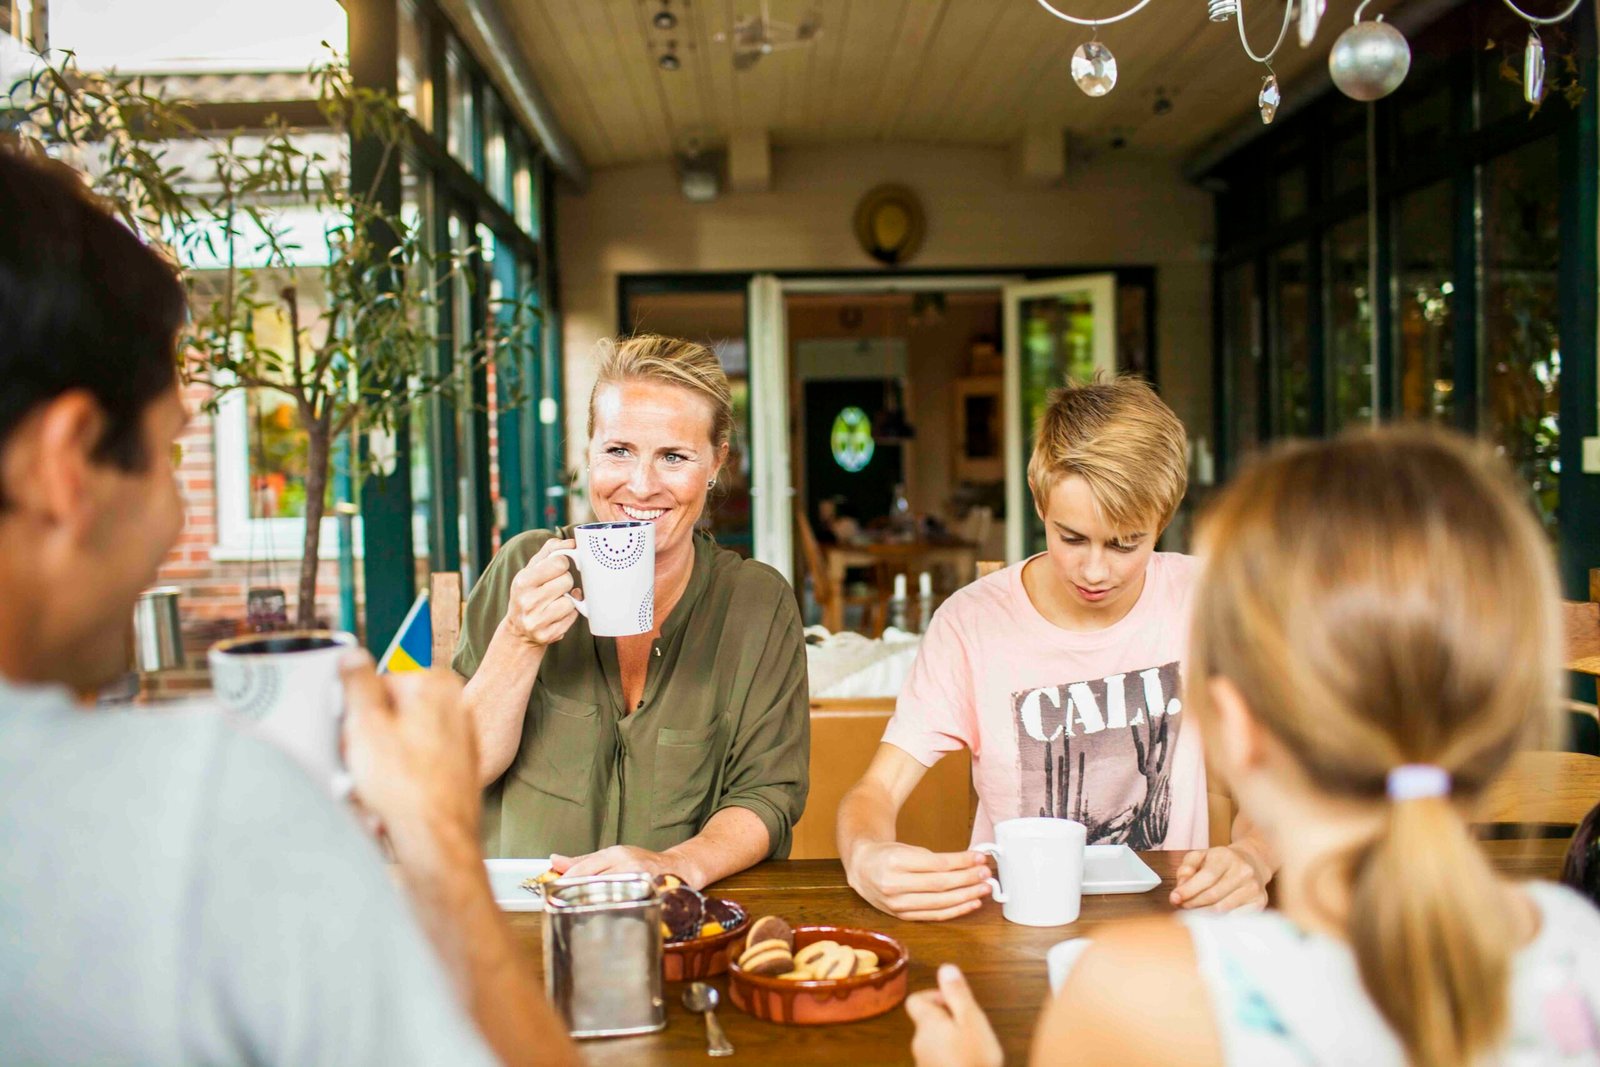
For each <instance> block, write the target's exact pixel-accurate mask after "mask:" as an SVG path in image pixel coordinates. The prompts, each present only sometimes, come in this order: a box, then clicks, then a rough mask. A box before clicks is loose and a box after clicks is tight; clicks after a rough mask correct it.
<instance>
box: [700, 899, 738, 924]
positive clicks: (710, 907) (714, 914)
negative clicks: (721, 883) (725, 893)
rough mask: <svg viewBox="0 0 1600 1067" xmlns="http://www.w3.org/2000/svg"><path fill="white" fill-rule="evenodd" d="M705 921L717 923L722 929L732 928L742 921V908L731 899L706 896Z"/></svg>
mask: <svg viewBox="0 0 1600 1067" xmlns="http://www.w3.org/2000/svg"><path fill="white" fill-rule="evenodd" d="M705 921H706V922H708V923H717V924H718V925H720V926H721V927H722V928H723V929H724V930H732V929H733V928H734V927H735V926H738V925H739V924H740V923H742V922H744V909H743V908H741V907H740V906H739V905H737V904H735V903H734V902H733V901H731V900H723V899H722V898H721V897H708V898H707V899H706V914H705Z"/></svg>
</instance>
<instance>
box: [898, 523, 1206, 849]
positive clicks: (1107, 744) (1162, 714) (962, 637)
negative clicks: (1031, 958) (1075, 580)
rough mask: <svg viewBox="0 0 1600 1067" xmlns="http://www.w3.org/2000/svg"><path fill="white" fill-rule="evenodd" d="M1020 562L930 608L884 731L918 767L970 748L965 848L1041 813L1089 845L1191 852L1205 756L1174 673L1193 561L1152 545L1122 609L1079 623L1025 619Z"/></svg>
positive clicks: (1035, 614)
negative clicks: (1080, 831) (1071, 823)
mask: <svg viewBox="0 0 1600 1067" xmlns="http://www.w3.org/2000/svg"><path fill="white" fill-rule="evenodd" d="M1023 566H1024V564H1020V563H1019V564H1017V565H1015V566H1011V567H1007V568H1006V569H1005V570H1002V571H999V572H998V573H995V574H991V575H989V576H988V577H986V578H982V579H980V580H978V581H976V582H974V583H972V584H971V585H969V586H967V587H966V588H964V589H962V590H960V591H959V592H957V593H956V594H955V595H954V596H952V597H951V598H950V599H949V600H948V601H947V602H946V603H945V604H944V606H943V607H941V608H940V609H939V610H938V611H937V612H936V613H935V614H934V616H933V622H932V625H930V626H929V628H928V633H927V636H926V637H924V638H923V642H922V648H921V650H920V651H919V652H918V654H917V661H916V663H915V664H914V665H913V666H912V668H911V675H910V677H909V678H907V679H906V684H905V688H904V689H902V690H901V692H900V699H899V701H898V702H897V703H896V705H895V713H894V717H893V718H892V719H890V720H889V726H888V729H886V730H885V731H884V734H883V739H884V741H886V742H888V743H889V744H891V745H894V746H895V747H896V748H899V749H902V750H904V751H905V752H906V753H907V754H909V755H910V756H911V757H912V758H913V759H915V760H916V761H917V762H919V763H921V764H923V765H924V766H928V767H931V766H933V765H934V764H935V763H936V762H938V760H939V757H941V756H943V755H944V754H945V753H946V752H954V751H955V750H956V749H958V748H961V747H966V748H968V749H970V750H971V752H972V780H973V785H974V786H976V788H977V791H978V817H977V822H976V823H975V824H974V826H973V830H972V840H973V841H974V842H978V841H992V840H994V837H993V834H994V824H995V823H996V822H1000V821H1002V820H1005V819H1012V818H1018V817H1020V816H1028V815H1045V816H1055V817H1058V818H1066V819H1074V820H1076V821H1078V822H1081V823H1083V824H1084V825H1085V826H1087V827H1088V828H1089V842H1090V844H1094V843H1096V842H1099V843H1117V842H1125V843H1127V844H1128V845H1130V846H1132V847H1133V848H1135V849H1159V848H1169V849H1190V848H1205V847H1206V846H1207V845H1208V843H1209V840H1210V834H1209V831H1208V829H1207V820H1206V772H1205V760H1204V758H1203V756H1202V754H1201V750H1200V734H1199V730H1198V729H1197V728H1196V727H1195V726H1194V725H1193V724H1190V725H1189V726H1188V727H1185V725H1184V723H1185V722H1186V720H1187V719H1188V716H1186V715H1184V714H1183V699H1182V698H1183V694H1182V689H1181V684H1180V681H1179V664H1180V663H1181V662H1182V660H1183V658H1184V651H1185V646H1186V644H1187V639H1188V627H1189V611H1190V599H1191V593H1192V591H1193V589H1194V580H1195V576H1196V574H1197V573H1198V562H1197V561H1196V560H1195V559H1194V558H1193V557H1191V556H1184V555H1179V554H1176V553H1171V552H1157V553H1154V554H1152V555H1151V557H1150V563H1149V566H1148V568H1147V570H1146V571H1145V584H1144V589H1143V590H1141V591H1140V594H1139V600H1138V602H1137V603H1135V604H1134V606H1133V609H1132V610H1131V611H1129V612H1128V614H1127V615H1126V616H1124V617H1123V618H1122V619H1120V620H1119V621H1118V622H1117V623H1116V624H1115V625H1113V626H1110V627H1107V628H1106V629H1104V630H1093V631H1088V632H1080V631H1073V630H1063V629H1061V628H1060V627H1058V626H1055V625H1053V624H1051V623H1050V622H1049V621H1048V620H1046V619H1045V617H1044V616H1042V615H1040V614H1039V611H1038V609H1037V608H1035V607H1034V606H1033V602H1032V601H1031V600H1029V599H1028V594H1027V593H1026V592H1025V591H1024V590H1023V587H1022V568H1023Z"/></svg>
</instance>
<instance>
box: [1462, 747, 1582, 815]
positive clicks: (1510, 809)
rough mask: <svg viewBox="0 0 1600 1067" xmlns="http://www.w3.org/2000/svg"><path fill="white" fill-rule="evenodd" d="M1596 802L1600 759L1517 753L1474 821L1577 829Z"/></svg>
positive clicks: (1571, 755)
mask: <svg viewBox="0 0 1600 1067" xmlns="http://www.w3.org/2000/svg"><path fill="white" fill-rule="evenodd" d="M1596 803H1600V756H1590V755H1587V754H1585V753H1582V752H1519V753H1517V754H1516V756H1514V757H1512V760H1511V765H1510V766H1509V767H1507V768H1506V770H1505V773H1503V774H1502V775H1501V776H1500V778H1499V779H1498V780H1497V781H1496V782H1495V783H1494V784H1493V785H1491V786H1490V787H1489V790H1488V792H1487V793H1486V794H1485V795H1484V798H1483V802H1482V803H1481V804H1480V805H1479V808H1478V813H1477V814H1478V818H1477V821H1478V822H1486V823H1541V824H1547V825H1553V826H1577V825H1578V824H1579V823H1580V822H1582V821H1583V817H1584V816H1585V815H1587V814H1589V809H1591V808H1593V807H1594V806H1595V804H1596Z"/></svg>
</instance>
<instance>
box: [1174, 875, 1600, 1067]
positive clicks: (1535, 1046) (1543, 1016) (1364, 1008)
mask: <svg viewBox="0 0 1600 1067" xmlns="http://www.w3.org/2000/svg"><path fill="white" fill-rule="evenodd" d="M1523 888H1524V889H1525V890H1526V891H1527V893H1528V896H1529V897H1530V898H1531V899H1532V901H1533V903H1534V905H1535V907H1537V909H1538V910H1539V914H1540V924H1539V933H1538V934H1537V935H1536V936H1535V938H1534V939H1533V941H1532V942H1530V943H1529V944H1528V945H1526V946H1525V947H1524V948H1523V949H1522V950H1521V951H1520V952H1519V953H1518V954H1517V956H1516V960H1515V962H1514V964H1513V972H1512V979H1511V1002H1512V1003H1511V1025H1510V1030H1509V1032H1508V1035H1507V1041H1506V1044H1505V1046H1504V1048H1502V1049H1501V1050H1500V1052H1499V1054H1498V1055H1497V1056H1494V1057H1491V1058H1490V1062H1492V1063H1495V1064H1497V1065H1504V1067H1534V1065H1538V1067H1558V1065H1559V1067H1567V1065H1577V1064H1583V1065H1585V1067H1600V910H1596V909H1595V907H1594V906H1593V905H1591V904H1590V903H1589V902H1588V901H1586V900H1585V899H1584V898H1583V897H1581V896H1579V895H1578V894H1577V893H1574V892H1573V891H1571V890H1570V889H1567V888H1565V887H1563V886H1559V885H1554V884H1551V883H1548V882H1543V883H1541V882H1529V883H1526V884H1525V885H1524V887H1523ZM1182 919H1183V922H1184V924H1185V925H1186V926H1188V928H1189V933H1190V935H1191V936H1192V937H1193V938H1194V946H1195V953H1196V956H1197V957H1198V960H1199V966H1200V975H1201V978H1202V980H1203V981H1204V982H1205V984H1206V988H1207V990H1208V991H1209V993H1210V996H1211V1005H1212V1013H1213V1014H1214V1015H1215V1017H1216V1020H1217V1029H1218V1032H1219V1034H1220V1036H1221V1039H1222V1052H1223V1061H1224V1062H1225V1063H1227V1064H1230V1065H1245V1064H1248V1065H1250V1067H1279V1065H1283V1067H1288V1065H1295V1067H1300V1065H1309V1064H1317V1065H1332V1064H1360V1065H1362V1067H1405V1064H1406V1057H1405V1054H1404V1052H1403V1051H1402V1049H1401V1046H1400V1043H1399V1041H1398V1040H1396V1038H1395V1036H1394V1034H1393V1033H1392V1032H1391V1031H1390V1030H1389V1026H1388V1024H1387V1023H1386V1022H1385V1021H1384V1019H1383V1017H1382V1016H1381V1015H1379V1014H1378V1010H1377V1008H1375V1007H1373V1005H1372V1002H1371V1001H1370V1000H1368V999H1367V995H1366V992H1365V990H1364V989H1363V988H1362V985H1361V977H1360V974H1359V973H1358V971H1357V969H1356V961H1355V956H1354V955H1353V954H1352V953H1351V951H1350V949H1349V947H1348V946H1347V945H1346V944H1345V943H1344V942H1342V941H1337V940H1334V939H1333V938H1330V937H1325V936H1323V935H1321V934H1316V933H1308V932H1307V931H1305V930H1302V929H1301V928H1300V927H1298V926H1296V925H1295V924H1294V923H1293V922H1291V921H1290V920H1288V919H1286V918H1284V917H1283V916H1282V915H1279V914H1277V913H1274V912H1262V913H1257V914H1252V915H1239V914H1230V915H1215V914H1208V913H1201V912H1186V913H1184V914H1183V916H1182Z"/></svg>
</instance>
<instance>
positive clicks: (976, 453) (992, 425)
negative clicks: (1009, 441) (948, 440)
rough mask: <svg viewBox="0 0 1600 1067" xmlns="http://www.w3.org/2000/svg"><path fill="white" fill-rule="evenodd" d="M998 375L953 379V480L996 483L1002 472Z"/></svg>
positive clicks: (1002, 423) (1002, 425) (1002, 420)
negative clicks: (954, 435)
mask: <svg viewBox="0 0 1600 1067" xmlns="http://www.w3.org/2000/svg"><path fill="white" fill-rule="evenodd" d="M1001 385H1002V378H1001V377H1000V375H997V374H996V375H981V376H977V377H969V378H957V379H956V382H955V401H956V404H955V407H956V453H955V455H956V470H955V475H956V478H957V480H959V481H965V482H998V481H1000V480H1001V479H1003V478H1004V477H1005V476H1006V472H1005V452H1004V448H1005V408H1004V401H1003V390H1002V388H1001Z"/></svg>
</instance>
